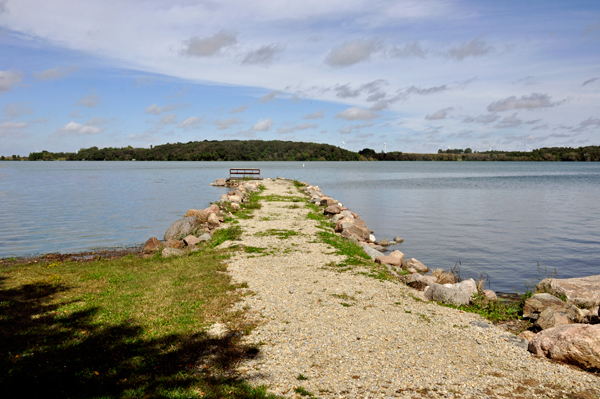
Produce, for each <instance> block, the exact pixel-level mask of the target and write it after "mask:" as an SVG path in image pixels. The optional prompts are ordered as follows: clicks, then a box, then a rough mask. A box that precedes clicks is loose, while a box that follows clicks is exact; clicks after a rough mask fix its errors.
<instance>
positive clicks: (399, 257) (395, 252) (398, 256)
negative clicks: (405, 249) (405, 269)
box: [389, 250, 404, 263]
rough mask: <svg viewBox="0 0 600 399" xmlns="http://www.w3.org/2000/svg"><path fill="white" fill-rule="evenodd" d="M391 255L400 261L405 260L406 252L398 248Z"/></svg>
mask: <svg viewBox="0 0 600 399" xmlns="http://www.w3.org/2000/svg"><path fill="white" fill-rule="evenodd" d="M389 256H394V257H396V258H398V259H400V263H402V262H404V254H403V253H402V252H400V251H398V250H395V251H393V252H392V253H391V254H390V255H389Z"/></svg>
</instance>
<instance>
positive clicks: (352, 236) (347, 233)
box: [341, 230, 360, 244]
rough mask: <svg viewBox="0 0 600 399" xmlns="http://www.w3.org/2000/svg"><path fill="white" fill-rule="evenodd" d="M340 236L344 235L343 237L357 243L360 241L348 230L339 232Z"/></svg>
mask: <svg viewBox="0 0 600 399" xmlns="http://www.w3.org/2000/svg"><path fill="white" fill-rule="evenodd" d="M341 236H342V237H344V238H345V239H347V240H349V241H352V242H353V243H355V244H357V243H359V242H360V240H359V239H358V237H357V236H355V235H354V234H352V233H350V232H349V231H348V230H346V231H343V232H342V234H341Z"/></svg>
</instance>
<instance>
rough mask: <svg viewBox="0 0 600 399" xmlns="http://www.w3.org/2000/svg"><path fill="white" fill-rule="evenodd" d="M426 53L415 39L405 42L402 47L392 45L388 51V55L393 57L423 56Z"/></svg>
mask: <svg viewBox="0 0 600 399" xmlns="http://www.w3.org/2000/svg"><path fill="white" fill-rule="evenodd" d="M426 53H427V52H426V51H425V50H423V49H422V48H421V45H420V44H419V42H416V41H415V42H412V43H407V44H405V45H404V47H403V48H399V47H396V46H394V47H392V48H391V49H390V51H389V54H390V56H391V57H394V58H412V57H418V58H425V55H426Z"/></svg>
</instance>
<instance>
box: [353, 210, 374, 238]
mask: <svg viewBox="0 0 600 399" xmlns="http://www.w3.org/2000/svg"><path fill="white" fill-rule="evenodd" d="M352 216H353V217H354V219H353V222H354V224H355V225H357V226H360V227H364V228H365V229H367V230H369V229H368V228H367V224H366V223H365V221H364V220H362V219H361V218H360V217H359V216H358V215H356V216H354V213H353V214H352ZM370 233H371V230H369V234H370Z"/></svg>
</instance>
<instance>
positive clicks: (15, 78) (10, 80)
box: [0, 70, 25, 93]
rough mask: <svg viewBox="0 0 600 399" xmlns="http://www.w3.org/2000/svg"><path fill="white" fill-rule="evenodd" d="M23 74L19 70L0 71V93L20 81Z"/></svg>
mask: <svg viewBox="0 0 600 399" xmlns="http://www.w3.org/2000/svg"><path fill="white" fill-rule="evenodd" d="M24 76H25V74H24V73H23V72H21V71H16V70H7V71H0V93H3V92H8V91H12V88H13V86H15V85H17V84H19V83H21V82H22V81H23V77H24Z"/></svg>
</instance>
